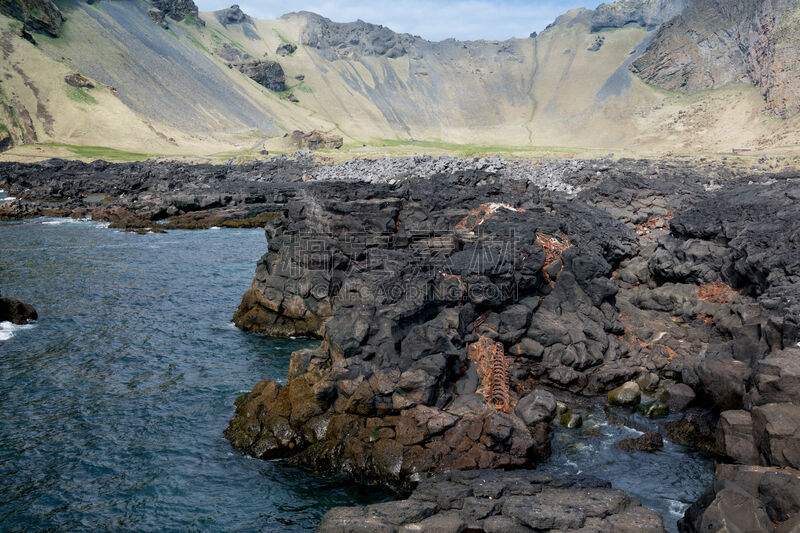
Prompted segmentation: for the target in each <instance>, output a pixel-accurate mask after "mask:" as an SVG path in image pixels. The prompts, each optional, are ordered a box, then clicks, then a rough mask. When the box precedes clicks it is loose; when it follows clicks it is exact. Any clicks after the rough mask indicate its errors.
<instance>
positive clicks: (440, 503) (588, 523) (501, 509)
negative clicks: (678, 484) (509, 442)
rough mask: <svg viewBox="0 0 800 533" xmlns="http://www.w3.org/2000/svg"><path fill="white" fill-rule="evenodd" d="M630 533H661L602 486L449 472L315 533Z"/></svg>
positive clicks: (341, 514)
mask: <svg viewBox="0 0 800 533" xmlns="http://www.w3.org/2000/svg"><path fill="white" fill-rule="evenodd" d="M578 530H580V531H637V532H645V533H661V532H662V531H664V525H663V522H662V519H661V517H660V516H659V515H658V514H657V513H655V512H653V511H651V510H649V509H645V508H644V507H642V506H641V504H639V503H638V502H636V501H633V500H631V498H630V497H629V496H628V495H627V494H625V493H624V492H622V491H620V490H614V489H612V488H611V486H610V484H608V483H603V482H601V481H597V480H592V479H573V478H567V479H557V480H556V479H553V478H552V477H550V476H549V475H548V474H544V473H540V472H536V471H529V470H522V471H516V472H498V471H493V470H471V471H465V472H450V473H447V474H444V475H441V476H438V477H435V478H433V479H429V480H426V481H423V482H422V483H420V484H419V486H418V487H417V489H416V490H415V491H414V492H413V494H411V496H410V497H409V498H408V499H407V500H402V501H396V502H388V503H380V504H376V505H369V506H366V507H336V508H334V509H331V510H330V511H328V512H327V513H326V514H325V516H323V517H322V521H321V522H320V524H319V526H318V527H317V532H318V533H333V532H341V531H421V532H425V533H434V532H444V531H453V532H456V531H497V532H500V531H508V532H512V531H514V532H528V531H530V532H533V531H578Z"/></svg>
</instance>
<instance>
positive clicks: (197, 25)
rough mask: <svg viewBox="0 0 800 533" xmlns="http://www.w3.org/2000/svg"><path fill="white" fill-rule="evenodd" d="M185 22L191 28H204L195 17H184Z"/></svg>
mask: <svg viewBox="0 0 800 533" xmlns="http://www.w3.org/2000/svg"><path fill="white" fill-rule="evenodd" d="M183 21H184V22H185V23H186V24H188V25H189V26H194V27H195V28H197V29H198V30H199V29H202V28H203V25H202V24H201V23H200V20H198V18H197V17H195V16H194V15H186V16H185V17H183Z"/></svg>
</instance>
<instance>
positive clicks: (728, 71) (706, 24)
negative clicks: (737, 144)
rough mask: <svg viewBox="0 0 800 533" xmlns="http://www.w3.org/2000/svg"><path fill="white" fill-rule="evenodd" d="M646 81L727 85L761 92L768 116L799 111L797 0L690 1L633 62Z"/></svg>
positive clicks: (693, 88)
mask: <svg viewBox="0 0 800 533" xmlns="http://www.w3.org/2000/svg"><path fill="white" fill-rule="evenodd" d="M633 67H634V70H635V71H636V72H638V73H639V74H640V75H641V76H642V78H643V79H644V80H646V81H648V82H651V83H654V84H656V85H659V86H660V87H664V88H666V89H670V90H676V91H684V92H690V93H692V92H697V91H700V90H703V89H713V88H717V87H722V86H724V85H725V84H728V83H732V82H734V83H735V82H745V83H752V84H753V85H756V86H758V87H760V88H761V90H762V92H763V94H764V98H765V99H766V102H767V105H768V108H769V110H770V112H772V113H773V114H775V115H776V116H778V117H780V118H788V117H791V116H794V115H796V114H797V113H798V112H800V81H798V80H800V1H798V0H743V1H738V2H729V1H726V0H695V1H694V2H692V3H691V4H690V5H689V8H688V9H687V10H686V11H685V12H683V13H682V14H681V15H680V16H678V17H676V18H675V19H673V20H671V21H670V22H669V23H667V24H665V25H664V26H663V27H661V28H660V29H659V31H658V33H657V34H656V36H655V37H654V39H653V41H652V42H651V44H650V46H649V47H648V49H647V51H646V52H645V53H644V54H643V55H642V57H640V58H639V59H637V60H636V61H635V62H634V63H633Z"/></svg>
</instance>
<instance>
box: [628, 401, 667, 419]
mask: <svg viewBox="0 0 800 533" xmlns="http://www.w3.org/2000/svg"><path fill="white" fill-rule="evenodd" d="M634 411H636V412H637V413H639V414H642V415H644V416H646V417H647V418H664V417H665V416H667V415H669V407H668V406H667V404H665V403H664V402H662V401H660V400H656V401H655V402H650V403H640V404H638V405H637V406H636V407H634Z"/></svg>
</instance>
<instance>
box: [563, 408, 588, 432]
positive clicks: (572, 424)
mask: <svg viewBox="0 0 800 533" xmlns="http://www.w3.org/2000/svg"><path fill="white" fill-rule="evenodd" d="M560 422H561V425H562V426H564V427H565V428H567V429H577V428H579V427H581V426H582V425H583V417H582V416H581V415H579V414H577V413H573V412H571V411H567V412H566V413H564V414H563V415H561V420H560Z"/></svg>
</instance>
